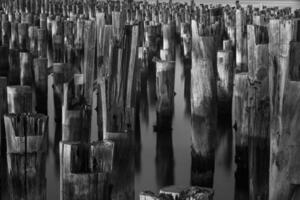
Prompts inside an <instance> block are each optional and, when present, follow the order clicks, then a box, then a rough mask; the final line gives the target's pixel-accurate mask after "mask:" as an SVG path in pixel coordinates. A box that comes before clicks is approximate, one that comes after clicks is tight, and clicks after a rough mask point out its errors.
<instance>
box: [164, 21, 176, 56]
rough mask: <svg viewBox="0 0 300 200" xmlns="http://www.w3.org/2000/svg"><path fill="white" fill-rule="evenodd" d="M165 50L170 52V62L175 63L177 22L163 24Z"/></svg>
mask: <svg viewBox="0 0 300 200" xmlns="http://www.w3.org/2000/svg"><path fill="white" fill-rule="evenodd" d="M161 29H162V35H163V47H162V49H163V50H168V51H169V54H170V60H171V61H175V22H174V21H172V22H170V23H169V24H163V25H162V27H161Z"/></svg>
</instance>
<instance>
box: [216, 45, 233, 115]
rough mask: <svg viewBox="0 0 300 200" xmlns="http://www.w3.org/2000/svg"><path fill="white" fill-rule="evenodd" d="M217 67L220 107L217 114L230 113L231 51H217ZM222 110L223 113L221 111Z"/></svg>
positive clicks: (231, 84)
mask: <svg viewBox="0 0 300 200" xmlns="http://www.w3.org/2000/svg"><path fill="white" fill-rule="evenodd" d="M217 67H218V77H219V79H218V81H217V86H218V91H217V94H218V105H219V107H220V108H221V109H220V110H219V109H218V110H219V114H226V113H227V114H228V113H231V100H232V93H233V79H234V67H233V52H232V51H231V50H230V49H229V50H223V51H218V53H217ZM221 111H224V113H221Z"/></svg>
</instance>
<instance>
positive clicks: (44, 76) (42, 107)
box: [33, 58, 48, 115]
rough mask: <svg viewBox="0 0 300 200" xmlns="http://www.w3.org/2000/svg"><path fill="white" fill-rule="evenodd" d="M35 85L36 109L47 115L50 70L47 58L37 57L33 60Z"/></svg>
mask: <svg viewBox="0 0 300 200" xmlns="http://www.w3.org/2000/svg"><path fill="white" fill-rule="evenodd" d="M33 63H34V64H33V66H34V67H33V68H34V69H33V70H34V85H35V95H36V105H35V110H36V112H37V113H42V114H45V115H47V111H48V109H47V107H48V104H47V102H48V70H47V63H48V59H47V58H36V59H34V60H33Z"/></svg>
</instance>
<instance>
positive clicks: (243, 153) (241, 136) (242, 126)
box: [232, 73, 249, 198]
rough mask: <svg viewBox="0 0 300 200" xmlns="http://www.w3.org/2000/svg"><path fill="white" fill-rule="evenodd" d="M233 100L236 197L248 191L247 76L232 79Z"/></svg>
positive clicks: (242, 74) (240, 75) (237, 76)
mask: <svg viewBox="0 0 300 200" xmlns="http://www.w3.org/2000/svg"><path fill="white" fill-rule="evenodd" d="M233 85H234V87H233V98H232V128H233V134H234V137H235V150H236V155H235V163H236V165H237V169H236V172H235V176H236V183H235V188H236V196H237V198H239V197H238V195H239V191H241V190H243V191H246V193H247V194H246V195H249V194H248V190H249V184H248V180H249V159H248V158H249V156H248V155H249V151H248V141H249V140H248V132H249V131H248V128H249V125H248V124H249V115H248V87H249V82H248V74H247V73H238V74H236V75H235V78H234V84H233Z"/></svg>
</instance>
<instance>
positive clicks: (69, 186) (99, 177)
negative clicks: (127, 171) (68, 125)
mask: <svg viewBox="0 0 300 200" xmlns="http://www.w3.org/2000/svg"><path fill="white" fill-rule="evenodd" d="M114 148H115V147H114V143H113V142H110V141H104V142H95V143H91V144H88V143H78V142H61V143H60V178H61V181H60V198H61V199H62V200H69V199H78V200H79V199H91V200H98V199H103V200H109V199H110V198H109V181H108V173H110V172H111V171H112V167H113V158H114Z"/></svg>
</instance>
